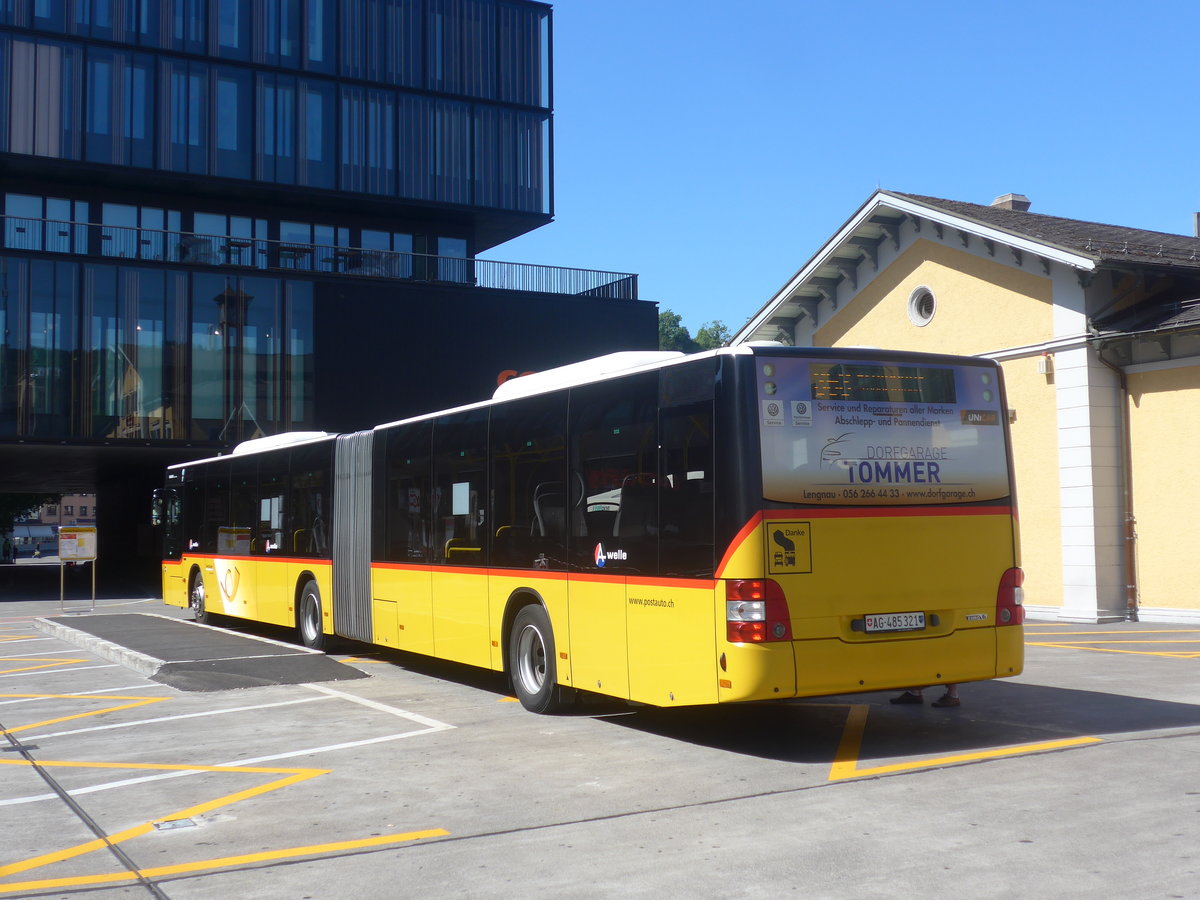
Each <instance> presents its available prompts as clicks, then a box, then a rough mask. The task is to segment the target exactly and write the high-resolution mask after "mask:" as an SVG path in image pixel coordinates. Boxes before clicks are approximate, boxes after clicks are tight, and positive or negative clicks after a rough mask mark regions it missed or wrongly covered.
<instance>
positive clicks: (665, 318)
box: [658, 309, 700, 353]
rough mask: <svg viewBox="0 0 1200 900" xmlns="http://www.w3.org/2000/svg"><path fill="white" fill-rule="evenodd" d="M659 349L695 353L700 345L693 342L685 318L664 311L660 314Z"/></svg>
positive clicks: (669, 311)
mask: <svg viewBox="0 0 1200 900" xmlns="http://www.w3.org/2000/svg"><path fill="white" fill-rule="evenodd" d="M658 349H659V350H682V351H683V352H684V353H695V352H696V351H697V350H699V349H700V345H699V344H697V343H696V342H695V341H694V340H692V336H691V334H690V333H689V332H688V330H687V326H686V325H684V324H683V316H681V315H679V313H677V312H672V311H671V310H669V309H664V310H663V311H662V312H660V313H659V314H658Z"/></svg>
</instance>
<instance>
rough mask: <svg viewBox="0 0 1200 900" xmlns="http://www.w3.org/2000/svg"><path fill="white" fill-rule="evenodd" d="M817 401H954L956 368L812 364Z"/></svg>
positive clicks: (813, 387)
mask: <svg viewBox="0 0 1200 900" xmlns="http://www.w3.org/2000/svg"><path fill="white" fill-rule="evenodd" d="M809 376H810V379H811V382H812V397H813V399H814V400H885V401H886V400H891V401H902V400H915V401H920V402H923V403H953V402H954V398H955V394H954V370H953V369H947V368H945V367H942V368H934V367H932V366H882V365H871V364H868V363H815V362H814V363H809Z"/></svg>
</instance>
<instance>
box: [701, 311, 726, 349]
mask: <svg viewBox="0 0 1200 900" xmlns="http://www.w3.org/2000/svg"><path fill="white" fill-rule="evenodd" d="M731 337H733V335H732V334H731V333H730V331H729V328H728V327H727V326H726V325H725V323H724V322H722V321H721V320H720V319H714V320H713V321H711V322H706V323H705V324H703V325H701V326H700V330H699V331H697V332H696V343H697V344H698V345H699V347H700V349H701V350H715V349H717V348H718V347H724V346H725V343H726V342H727V341H728V340H729V339H730V338H731Z"/></svg>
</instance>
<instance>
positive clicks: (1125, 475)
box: [1092, 340, 1138, 622]
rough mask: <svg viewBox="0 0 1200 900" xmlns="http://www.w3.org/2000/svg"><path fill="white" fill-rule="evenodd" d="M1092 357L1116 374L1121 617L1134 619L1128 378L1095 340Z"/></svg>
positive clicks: (1135, 589)
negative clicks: (1122, 579) (1122, 534)
mask: <svg viewBox="0 0 1200 900" xmlns="http://www.w3.org/2000/svg"><path fill="white" fill-rule="evenodd" d="M1092 348H1093V349H1094V350H1095V351H1096V358H1097V359H1098V360H1100V362H1102V363H1104V365H1106V366H1107V367H1108V368H1110V369H1112V370H1113V371H1114V372H1116V373H1117V381H1118V382H1119V383H1120V388H1121V489H1122V500H1121V505H1122V507H1123V512H1124V518H1125V529H1124V530H1125V540H1124V545H1125V617H1126V619H1128V620H1129V621H1130V622H1136V621H1138V583H1137V520H1136V519H1135V518H1134V516H1133V437H1132V435H1131V434H1130V420H1129V419H1130V417H1129V380H1128V378H1127V377H1126V375H1125V370H1124V369H1122V368H1120V367H1119V366H1115V365H1113V364H1112V363H1110V362H1109V361H1108V360H1107V359H1105V358H1104V350H1103V347H1102V345H1101V343H1100V341H1099V340H1095V341H1093V342H1092Z"/></svg>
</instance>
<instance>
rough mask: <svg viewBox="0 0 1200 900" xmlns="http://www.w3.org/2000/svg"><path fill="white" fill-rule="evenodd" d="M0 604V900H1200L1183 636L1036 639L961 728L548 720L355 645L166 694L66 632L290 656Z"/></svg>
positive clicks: (818, 708)
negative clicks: (302, 669) (281, 673)
mask: <svg viewBox="0 0 1200 900" xmlns="http://www.w3.org/2000/svg"><path fill="white" fill-rule="evenodd" d="M0 598H3V599H2V602H0V733H2V734H3V738H2V739H0V766H2V767H3V768H2V769H0V771H4V774H5V777H4V778H2V779H0V898H4V897H9V896H20V897H63V898H66V897H72V898H74V897H84V896H86V897H88V898H89V900H91V898H101V900H110V898H117V897H121V898H133V897H160V898H163V897H169V898H174V900H186V898H218V897H220V898H223V897H255V898H256V900H257V898H289V900H296V898H346V897H349V898H354V900H373V898H389V900H390V898H396V897H425V896H429V897H481V898H483V897H487V898H491V897H522V898H528V897H547V898H550V897H553V898H561V897H564V896H570V897H598V898H599V897H622V898H626V897H654V898H663V897H681V896H692V897H754V898H760V897H762V896H764V895H767V894H771V895H783V894H789V895H794V896H802V897H819V898H855V900H857V898H893V897H922V898H955V900H957V898H964V897H970V898H993V897H994V898H1008V897H1012V896H1021V897H1026V898H1073V897H1079V898H1084V897H1086V898H1089V900H1091V898H1094V897H1096V896H1104V897H1136V898H1159V897H1161V898H1200V849H1198V848H1200V677H1197V676H1198V675H1200V671H1198V669H1197V667H1198V666H1200V628H1197V627H1195V626H1187V625H1171V624H1163V623H1129V622H1124V623H1114V624H1111V625H1098V626H1086V625H1079V624H1070V623H1060V622H1054V621H1034V622H1030V623H1028V625H1027V627H1026V631H1025V638H1026V652H1027V663H1026V669H1025V672H1024V673H1023V674H1022V675H1021V676H1019V677H1016V678H1012V679H1004V680H997V681H990V682H982V683H977V684H967V685H963V687H962V698H963V705H962V706H961V707H959V708H955V709H934V708H932V707H931V706H930V705H929V703H928V702H926V703H925V704H922V705H912V706H896V705H892V704H890V703H889V702H888V701H889V695H886V694H861V695H846V696H840V697H828V698H817V699H814V700H805V701H783V702H774V703H760V704H746V705H741V706H729V707H697V708H681V709H667V710H661V709H653V708H646V707H632V706H629V705H627V704H623V703H620V702H616V701H608V700H593V701H592V702H590V703H588V704H585V705H584V706H582V707H580V708H579V709H578V710H577V711H575V712H574V713H572V714H570V715H564V716H554V717H544V716H535V715H532V714H530V713H528V712H526V711H525V710H524V709H523V708H522V707H521V706H520V705H519V704H517V703H515V702H514V701H513V698H512V697H511V696H510V695H509V693H508V688H507V685H506V684H505V682H504V679H503V678H502V677H501V676H499V675H497V674H495V673H490V672H485V671H481V670H478V669H472V668H469V667H464V666H457V665H453V664H449V663H440V662H437V661H433V660H428V659H423V658H421V657H416V656H412V655H409V654H401V653H396V652H391V651H384V650H380V649H379V648H373V647H369V646H366V645H362V644H355V643H353V642H341V643H339V644H338V645H337V646H335V647H334V649H333V652H331V653H330V654H329V655H328V657H325V658H326V659H328V660H329V662H330V663H331V664H332V665H334V666H336V667H341V668H345V669H351V670H354V671H355V672H356V673H358V675H359V676H361V677H357V678H355V679H353V680H316V679H314V680H300V681H296V682H292V683H285V682H284V681H280V682H277V683H267V682H266V681H263V682H259V683H254V684H245V685H243V686H238V687H234V688H219V689H216V690H184V689H181V688H180V687H179V686H174V685H172V684H170V683H164V682H163V681H162V680H156V679H155V674H154V673H151V674H146V673H145V672H143V671H142V670H141V668H139V665H140V664H139V665H131V664H129V661H128V660H126V661H119V660H116V659H114V658H111V652H110V651H109V650H107V649H105V648H104V647H102V646H101V645H100V644H93V643H89V641H91V640H92V639H97V640H103V641H106V642H107V643H108V644H111V645H113V646H119V645H120V644H121V642H122V633H123V632H124V633H125V634H128V635H130V636H133V635H137V634H142V633H144V632H148V633H150V634H151V636H152V637H153V641H152V642H151V643H152V644H153V645H154V646H155V647H157V649H156V650H155V651H154V652H155V654H157V655H154V656H152V658H153V659H158V660H161V662H162V663H163V664H164V665H165V664H167V663H168V662H169V661H170V660H172V659H173V660H174V661H177V662H179V661H183V662H187V661H188V660H192V659H199V658H204V657H208V658H212V659H227V658H234V657H239V656H240V655H242V654H245V653H247V652H250V654H251V655H256V654H255V653H254V651H257V650H262V649H264V648H266V647H270V646H274V647H277V648H278V650H279V653H280V656H281V657H282V658H297V657H302V656H309V655H310V654H303V653H299V652H296V653H293V652H291V650H292V649H293V648H292V645H290V644H289V643H288V639H289V637H290V635H289V634H288V633H287V631H286V630H283V629H259V628H255V627H243V628H240V629H238V630H237V631H236V633H235V632H231V631H210V630H208V629H204V628H202V627H201V626H197V625H192V624H190V623H188V622H187V621H186V620H187V618H188V614H187V613H186V612H185V611H182V610H177V609H173V608H169V607H165V606H163V605H162V604H161V602H159V601H158V600H156V599H154V598H148V597H139V596H136V595H129V596H124V597H102V598H100V599H99V600H98V601H97V604H96V609H95V610H94V611H93V610H91V609H90V604H88V603H86V602H85V603H84V604H83V605H82V607H79V606H73V605H72V604H71V603H70V602H68V604H67V608H66V609H64V608H63V607H62V604H60V601H59V598H58V593H57V587H56V586H55V589H54V592H53V594H52V595H51V596H49V597H43V598H41V599H15V598H13V597H11V596H9V597H3V595H0ZM151 620H162V621H163V622H166V623H167V624H165V625H164V624H162V623H161V622H158V621H151ZM147 622H150V624H149V625H147V624H146V623H147ZM126 623H127V624H126ZM139 640H141V639H140V638H139ZM243 640H244V641H249V642H250V643H249V644H246V643H243ZM134 642H135V641H134V640H133V639H132V638H131V639H129V640H126V641H125V643H134ZM142 646H143V650H144V649H145V648H146V647H147V646H149V644H146V643H145V642H144V641H142ZM247 647H250V648H251V649H250V651H247V649H246V648H247ZM274 652H275V651H274V650H271V651H270V653H269V654H268V655H270V654H273V653H274ZM144 655H147V656H150V654H144ZM156 671H157V670H156ZM934 697H936V693H935V692H932V691H930V692H927V701H928V700H931V699H933V698H934ZM4 741H7V744H8V746H7V747H5V746H4V745H3V744H4Z"/></svg>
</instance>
